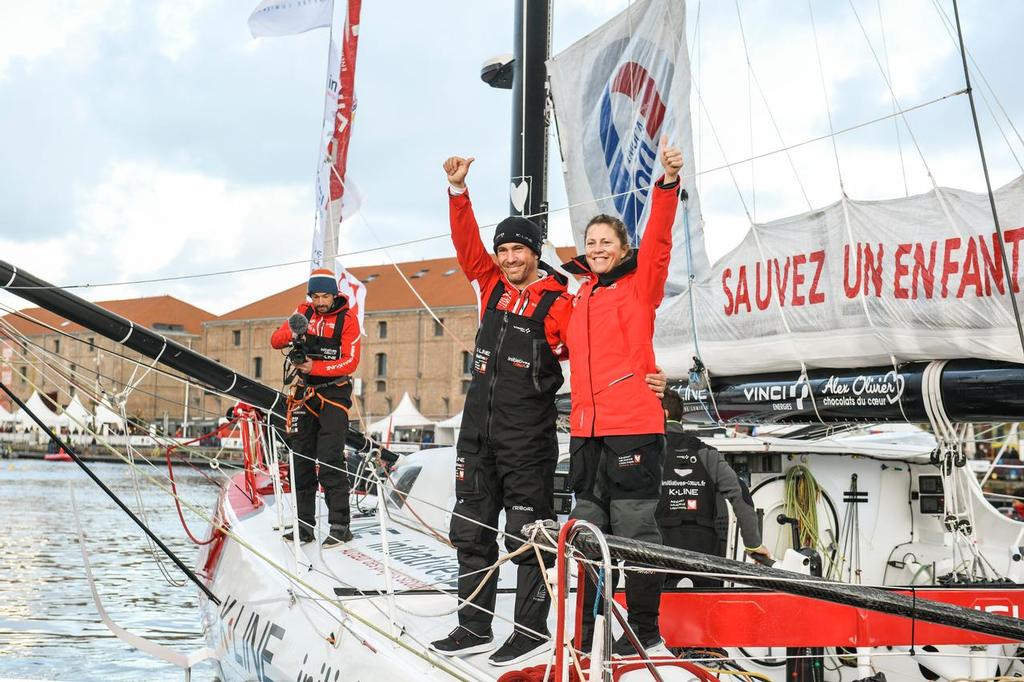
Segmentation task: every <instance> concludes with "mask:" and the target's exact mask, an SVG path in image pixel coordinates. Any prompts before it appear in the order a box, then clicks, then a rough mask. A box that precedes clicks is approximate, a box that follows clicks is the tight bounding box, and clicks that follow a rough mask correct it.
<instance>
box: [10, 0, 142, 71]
mask: <svg viewBox="0 0 1024 682" xmlns="http://www.w3.org/2000/svg"><path fill="white" fill-rule="evenodd" d="M130 4H131V3H130V2H129V0H91V1H90V2H71V1H69V0H64V1H61V0H32V1H31V2H10V3H3V4H2V5H0V79H3V78H4V77H5V74H6V71H7V70H8V69H9V68H10V65H11V62H14V61H16V60H26V61H27V60H33V59H38V58H40V57H45V56H47V55H50V54H53V53H55V52H63V53H64V55H65V58H66V60H67V61H68V62H80V63H81V62H83V61H89V60H90V59H91V58H92V57H93V56H94V51H95V47H96V45H97V44H98V43H99V41H100V40H101V39H102V36H103V35H104V34H105V33H107V32H118V31H121V30H124V28H125V27H126V25H127V17H128V9H129V6H130ZM83 66H84V64H83Z"/></svg>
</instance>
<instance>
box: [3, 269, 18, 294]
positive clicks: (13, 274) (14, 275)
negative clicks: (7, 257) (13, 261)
mask: <svg viewBox="0 0 1024 682" xmlns="http://www.w3.org/2000/svg"><path fill="white" fill-rule="evenodd" d="M17 277H18V268H17V266H14V265H11V278H10V279H9V280H7V284H5V285H4V289H6V288H7V287H9V286H11V283H12V282H14V280H15V279H17Z"/></svg>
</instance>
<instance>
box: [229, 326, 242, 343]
mask: <svg viewBox="0 0 1024 682" xmlns="http://www.w3.org/2000/svg"><path fill="white" fill-rule="evenodd" d="M231 341H232V343H234V344H235V345H236V346H241V345H242V330H241V329H236V330H234V331H233V332H231Z"/></svg>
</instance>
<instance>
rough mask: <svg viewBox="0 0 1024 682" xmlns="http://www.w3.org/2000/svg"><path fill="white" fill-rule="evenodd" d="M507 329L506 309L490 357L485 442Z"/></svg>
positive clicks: (488, 434) (489, 427) (492, 412)
mask: <svg viewBox="0 0 1024 682" xmlns="http://www.w3.org/2000/svg"><path fill="white" fill-rule="evenodd" d="M506 329H508V311H507V310H503V311H502V317H501V329H499V330H498V342H497V343H496V344H494V355H493V356H492V357H491V362H492V363H493V365H492V367H493V368H494V369H493V371H492V373H491V385H490V386H489V387H488V389H487V442H488V443H490V441H491V415H492V414H494V385H495V384H497V383H498V365H499V364H500V362H499V360H498V355H499V354H500V352H501V344H502V342H503V341H504V340H505V330H506Z"/></svg>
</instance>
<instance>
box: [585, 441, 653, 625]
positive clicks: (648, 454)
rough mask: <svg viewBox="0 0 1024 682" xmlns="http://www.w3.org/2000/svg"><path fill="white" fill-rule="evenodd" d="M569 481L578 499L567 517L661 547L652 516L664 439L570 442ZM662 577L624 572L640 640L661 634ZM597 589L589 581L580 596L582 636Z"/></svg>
mask: <svg viewBox="0 0 1024 682" xmlns="http://www.w3.org/2000/svg"><path fill="white" fill-rule="evenodd" d="M569 451H570V453H571V454H570V457H571V459H570V462H569V478H570V482H571V483H572V487H573V492H574V493H575V494H576V506H575V507H573V510H572V513H571V514H570V518H574V519H580V520H583V521H589V522H590V523H592V524H594V525H595V526H597V527H598V528H600V529H601V531H602V532H605V533H611V534H612V535H618V536H620V537H624V538H630V539H633V540H642V541H644V542H653V543H658V544H661V541H662V539H661V532H660V531H659V529H658V522H657V521H656V520H655V516H654V512H655V510H656V509H657V507H658V502H659V501H660V499H661V475H662V460H663V459H664V452H665V437H664V436H662V435H661V434H640V435H636V436H604V437H593V438H578V437H573V438H572V440H571V441H570V443H569ZM663 580H664V578H663V577H662V576H661V574H660V573H653V572H645V571H644V570H643V569H640V568H636V567H633V568H632V569H631V570H627V571H626V608H627V610H628V612H629V625H630V627H632V628H633V631H634V632H635V633H636V634H637V636H638V637H640V638H641V639H649V638H651V637H653V636H656V635H658V634H659V633H660V627H659V623H658V615H659V610H660V606H661V588H662V582H663ZM596 598H597V591H596V589H595V585H594V584H593V583H592V582H591V581H589V580H587V581H585V583H584V591H583V618H582V620H583V637H584V639H585V640H586V639H587V638H589V637H590V636H591V633H592V632H593V627H594V602H595V601H596Z"/></svg>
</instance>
